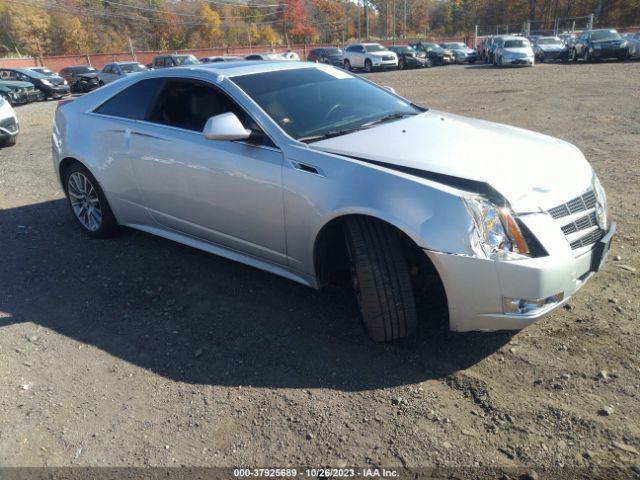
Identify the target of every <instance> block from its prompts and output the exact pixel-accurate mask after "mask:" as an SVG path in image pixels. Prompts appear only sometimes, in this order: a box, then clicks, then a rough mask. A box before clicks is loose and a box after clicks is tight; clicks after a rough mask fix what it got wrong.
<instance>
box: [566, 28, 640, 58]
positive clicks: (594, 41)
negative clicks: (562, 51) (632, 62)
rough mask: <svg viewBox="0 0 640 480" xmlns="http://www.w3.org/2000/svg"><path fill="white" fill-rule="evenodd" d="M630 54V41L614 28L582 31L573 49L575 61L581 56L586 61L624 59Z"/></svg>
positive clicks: (572, 56)
mask: <svg viewBox="0 0 640 480" xmlns="http://www.w3.org/2000/svg"><path fill="white" fill-rule="evenodd" d="M628 56H629V42H628V41H627V40H625V39H624V38H622V37H621V36H620V34H619V33H618V32H617V31H616V30H614V29H612V28H611V29H609V28H607V29H604V28H603V29H599V30H587V31H585V32H582V33H581V34H580V36H579V37H578V40H576V42H575V43H574V44H573V48H572V50H571V59H572V60H573V61H574V62H576V61H577V60H578V59H579V58H582V59H583V60H584V61H585V62H590V61H592V60H606V59H607V58H617V59H618V60H624V59H626V58H627V57H628Z"/></svg>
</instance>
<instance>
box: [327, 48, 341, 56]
mask: <svg viewBox="0 0 640 480" xmlns="http://www.w3.org/2000/svg"><path fill="white" fill-rule="evenodd" d="M324 53H325V54H326V55H342V50H340V49H339V48H325V49H324Z"/></svg>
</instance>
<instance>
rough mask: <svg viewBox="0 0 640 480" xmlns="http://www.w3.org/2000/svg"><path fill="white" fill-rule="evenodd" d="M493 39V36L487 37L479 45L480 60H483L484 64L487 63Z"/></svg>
mask: <svg viewBox="0 0 640 480" xmlns="http://www.w3.org/2000/svg"><path fill="white" fill-rule="evenodd" d="M492 38H493V35H487V36H486V37H484V38H483V39H482V40H480V43H478V56H479V57H480V60H482V61H483V62H486V58H487V51H488V50H489V47H490V46H491V40H492Z"/></svg>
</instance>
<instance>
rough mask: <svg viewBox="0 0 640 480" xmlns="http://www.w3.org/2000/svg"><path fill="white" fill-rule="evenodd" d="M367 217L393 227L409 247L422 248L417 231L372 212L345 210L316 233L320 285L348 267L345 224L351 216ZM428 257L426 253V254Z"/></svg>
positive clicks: (314, 255) (316, 273)
mask: <svg viewBox="0 0 640 480" xmlns="http://www.w3.org/2000/svg"><path fill="white" fill-rule="evenodd" d="M354 217H367V218H371V219H373V220H376V221H378V222H382V223H384V224H387V225H389V226H391V227H393V229H394V230H396V231H397V232H398V234H399V235H400V236H401V237H402V239H403V245H406V246H407V247H408V248H414V249H416V250H420V251H421V250H422V248H423V247H421V246H420V243H421V242H419V240H418V239H417V236H416V234H415V233H413V232H410V231H409V230H408V229H407V228H406V227H404V226H400V225H398V224H397V223H396V222H393V221H392V220H390V219H386V218H383V217H382V216H380V215H375V214H374V213H372V212H343V213H340V214H338V215H336V216H334V217H332V218H330V219H328V220H327V221H326V222H325V223H324V224H323V225H322V227H321V228H320V229H319V230H318V233H317V234H316V235H315V239H314V243H313V267H314V273H315V277H316V279H317V282H318V286H319V287H321V286H323V285H326V284H327V283H328V282H329V280H330V279H331V276H332V274H333V273H336V272H337V271H339V270H340V269H341V268H344V267H346V266H347V265H348V264H347V263H346V262H347V260H348V257H347V256H346V246H345V242H344V234H345V232H344V225H345V222H346V221H347V220H348V219H349V218H354ZM425 257H426V255H425Z"/></svg>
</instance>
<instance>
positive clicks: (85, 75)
mask: <svg viewBox="0 0 640 480" xmlns="http://www.w3.org/2000/svg"><path fill="white" fill-rule="evenodd" d="M76 77H78V78H87V79H92V78H98V72H95V73H94V72H92V73H78V74H77V75H76Z"/></svg>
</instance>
